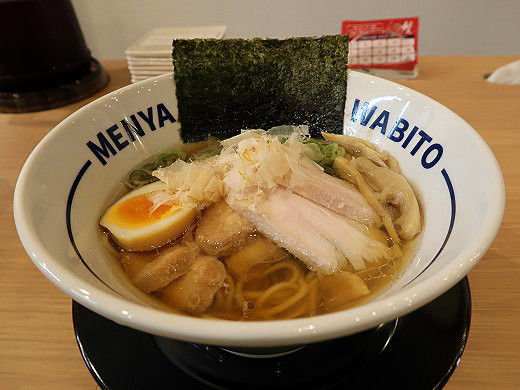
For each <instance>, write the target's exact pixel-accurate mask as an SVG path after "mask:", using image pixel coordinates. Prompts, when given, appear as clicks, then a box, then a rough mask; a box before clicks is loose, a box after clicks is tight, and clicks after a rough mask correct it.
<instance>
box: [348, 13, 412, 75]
mask: <svg viewBox="0 0 520 390" xmlns="http://www.w3.org/2000/svg"><path fill="white" fill-rule="evenodd" d="M418 32H419V18H418V17H412V18H398V19H380V20H364V21H361V20H345V21H343V25H342V33H343V34H349V38H350V43H349V67H350V68H354V69H355V68H382V69H399V70H413V69H414V68H415V65H417V49H418V44H417V43H418Z"/></svg>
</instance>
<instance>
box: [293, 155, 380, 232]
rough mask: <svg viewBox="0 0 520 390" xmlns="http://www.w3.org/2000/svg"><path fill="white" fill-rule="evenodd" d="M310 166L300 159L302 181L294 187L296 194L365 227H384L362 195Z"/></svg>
mask: <svg viewBox="0 0 520 390" xmlns="http://www.w3.org/2000/svg"><path fill="white" fill-rule="evenodd" d="M311 164H312V163H310V164H309V163H308V162H306V161H305V160H301V162H300V166H299V168H300V173H301V174H302V175H301V176H302V179H300V180H298V181H299V183H298V184H297V185H295V186H294V188H292V190H293V192H295V193H296V194H298V195H300V196H302V197H304V198H307V199H309V200H311V201H313V202H314V203H318V204H320V205H322V206H324V207H326V208H328V209H329V210H331V211H334V212H335V213H337V214H340V215H343V216H345V217H348V218H350V219H353V220H354V221H357V222H361V223H363V224H365V225H374V224H377V225H380V224H381V222H380V220H379V217H378V215H377V213H376V212H375V211H374V209H373V208H372V207H371V206H370V205H369V204H368V202H367V201H366V199H365V197H364V196H363V195H362V194H361V192H359V191H358V190H356V189H355V188H352V187H350V186H349V185H348V184H346V183H345V182H344V181H343V180H341V179H338V178H336V177H334V176H331V175H328V174H326V173H325V172H323V170H322V169H321V168H320V167H318V166H316V165H315V164H312V165H311Z"/></svg>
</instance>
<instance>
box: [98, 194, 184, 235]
mask: <svg viewBox="0 0 520 390" xmlns="http://www.w3.org/2000/svg"><path fill="white" fill-rule="evenodd" d="M152 207H153V202H151V201H150V200H149V199H148V198H147V196H146V194H142V195H137V196H134V197H132V198H130V199H127V200H125V201H124V202H121V203H120V204H118V205H117V206H116V207H114V208H113V209H112V210H111V211H110V212H109V214H108V215H107V219H108V220H109V221H110V222H111V223H113V224H116V225H120V226H124V227H128V228H139V227H143V226H147V225H151V224H153V223H155V222H158V221H159V220H161V219H163V218H165V217H167V216H169V215H171V214H173V213H174V212H176V211H178V210H179V209H180V206H179V205H177V204H173V205H172V204H162V205H160V206H159V207H157V208H156V209H155V210H154V211H153V212H152V213H151V212H150V211H151V210H152Z"/></svg>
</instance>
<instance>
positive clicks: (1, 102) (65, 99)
mask: <svg viewBox="0 0 520 390" xmlns="http://www.w3.org/2000/svg"><path fill="white" fill-rule="evenodd" d="M108 81H109V77H108V73H107V72H106V71H105V69H104V68H103V66H102V65H101V64H100V63H99V62H98V61H97V60H96V59H95V58H91V59H90V67H89V68H88V69H87V72H86V73H85V74H83V75H82V76H81V77H80V78H78V79H76V80H72V81H67V82H65V83H64V84H61V85H54V86H51V87H47V88H43V89H39V90H36V91H18V92H5V91H0V112H6V113H20V112H33V111H42V110H49V109H51V108H55V107H61V106H64V105H66V104H70V103H74V102H77V101H80V100H81V99H85V98H86V97H88V96H90V95H93V94H94V93H96V92H97V91H99V90H100V89H101V88H103V87H104V86H105V85H107V84H108Z"/></svg>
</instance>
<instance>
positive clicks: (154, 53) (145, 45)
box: [125, 26, 227, 83]
mask: <svg viewBox="0 0 520 390" xmlns="http://www.w3.org/2000/svg"><path fill="white" fill-rule="evenodd" d="M226 29H227V27H226V26H200V27H172V28H156V29H153V30H151V31H149V32H148V33H146V34H145V35H144V36H143V37H142V38H141V39H139V40H138V41H137V42H136V43H134V44H133V45H132V46H130V47H129V48H128V49H126V51H125V54H126V60H127V61H128V68H129V69H130V74H131V75H132V83H135V82H136V81H141V80H144V79H147V78H149V77H154V76H158V75H161V74H164V73H170V72H173V64H172V40H173V39H192V38H216V39H221V38H223V37H224V34H225V33H226Z"/></svg>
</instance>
